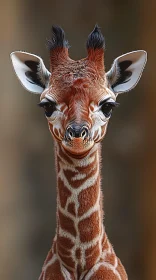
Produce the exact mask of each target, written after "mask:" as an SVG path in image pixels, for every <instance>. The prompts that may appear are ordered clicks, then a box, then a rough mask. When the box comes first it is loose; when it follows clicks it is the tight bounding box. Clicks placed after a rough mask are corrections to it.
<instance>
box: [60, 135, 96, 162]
mask: <svg viewBox="0 0 156 280" xmlns="http://www.w3.org/2000/svg"><path fill="white" fill-rule="evenodd" d="M93 146H94V141H88V142H86V143H84V141H83V140H81V139H78V138H74V139H73V140H72V141H66V140H63V141H62V147H63V148H64V150H65V151H66V152H67V153H68V154H69V155H71V156H72V157H76V158H83V157H85V156H87V154H88V153H89V152H90V150H91V149H92V148H93Z"/></svg>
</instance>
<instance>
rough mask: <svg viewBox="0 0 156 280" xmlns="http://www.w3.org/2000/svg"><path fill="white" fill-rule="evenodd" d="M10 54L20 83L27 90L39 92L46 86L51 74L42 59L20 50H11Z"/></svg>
mask: <svg viewBox="0 0 156 280" xmlns="http://www.w3.org/2000/svg"><path fill="white" fill-rule="evenodd" d="M10 56H11V60H12V64H13V67H14V70H15V73H16V75H17V77H18V78H19V80H20V82H21V84H22V85H23V86H24V87H25V88H26V89H27V90H28V91H30V92H33V93H38V94H41V93H42V92H43V90H44V89H45V88H46V87H47V86H48V83H49V78H50V75H51V74H50V72H49V71H48V70H47V69H46V67H45V65H44V63H43V60H42V59H41V58H40V57H39V56H37V55H34V54H30V53H26V52H21V51H16V52H13V53H11V55H10Z"/></svg>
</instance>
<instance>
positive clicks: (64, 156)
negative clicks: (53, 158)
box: [57, 147, 73, 165]
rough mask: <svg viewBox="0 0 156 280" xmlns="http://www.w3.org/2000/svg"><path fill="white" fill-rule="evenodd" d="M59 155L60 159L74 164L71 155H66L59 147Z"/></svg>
mask: <svg viewBox="0 0 156 280" xmlns="http://www.w3.org/2000/svg"><path fill="white" fill-rule="evenodd" d="M57 156H58V160H61V161H62V159H64V160H65V161H66V162H68V163H69V164H71V165H73V162H72V160H71V159H70V157H69V156H68V155H66V154H65V153H64V152H63V151H62V149H61V148H60V147H59V150H58V152H57Z"/></svg>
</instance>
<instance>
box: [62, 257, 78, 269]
mask: <svg viewBox="0 0 156 280" xmlns="http://www.w3.org/2000/svg"><path fill="white" fill-rule="evenodd" d="M60 257H61V260H62V261H63V262H64V265H67V266H68V267H71V268H75V262H74V261H73V259H72V258H71V257H70V256H69V257H65V256H60ZM68 270H69V268H68Z"/></svg>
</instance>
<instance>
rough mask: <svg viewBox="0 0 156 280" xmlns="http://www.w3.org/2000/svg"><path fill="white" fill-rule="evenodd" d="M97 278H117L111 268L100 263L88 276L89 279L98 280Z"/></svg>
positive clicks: (101, 279)
mask: <svg viewBox="0 0 156 280" xmlns="http://www.w3.org/2000/svg"><path fill="white" fill-rule="evenodd" d="M95 270H96V265H95ZM98 279H100V280H106V279H108V280H117V279H118V278H117V276H116V274H115V273H114V272H113V270H112V269H110V268H108V267H105V266H104V265H101V266H100V267H99V268H98V269H97V270H96V271H95V272H94V273H93V274H92V275H91V277H90V278H89V280H98ZM122 279H124V278H122Z"/></svg>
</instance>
